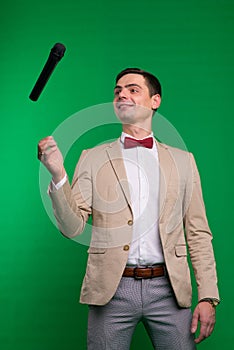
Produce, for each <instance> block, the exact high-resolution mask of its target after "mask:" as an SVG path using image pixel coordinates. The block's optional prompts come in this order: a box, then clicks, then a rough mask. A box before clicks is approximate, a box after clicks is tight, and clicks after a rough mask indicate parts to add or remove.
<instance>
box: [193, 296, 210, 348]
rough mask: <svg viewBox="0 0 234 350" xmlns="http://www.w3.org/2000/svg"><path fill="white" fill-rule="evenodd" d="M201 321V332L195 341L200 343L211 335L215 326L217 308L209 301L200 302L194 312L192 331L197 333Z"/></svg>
mask: <svg viewBox="0 0 234 350" xmlns="http://www.w3.org/2000/svg"><path fill="white" fill-rule="evenodd" d="M198 321H200V334H199V336H198V337H197V338H196V339H195V343H197V344H198V343H200V342H201V341H202V340H204V339H205V338H207V337H209V336H210V335H211V333H212V331H213V329H214V326H215V308H214V307H213V306H212V305H211V304H210V303H209V302H207V301H202V302H200V303H199V304H198V305H197V306H196V308H195V310H194V313H193V318H192V325H191V332H192V333H195V332H196V330H197V326H198Z"/></svg>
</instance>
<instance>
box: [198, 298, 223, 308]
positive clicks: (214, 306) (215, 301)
mask: <svg viewBox="0 0 234 350" xmlns="http://www.w3.org/2000/svg"><path fill="white" fill-rule="evenodd" d="M202 302H207V303H209V304H210V305H212V306H213V308H216V306H217V305H218V304H219V301H218V300H217V299H213V298H203V299H201V300H200V301H199V303H202Z"/></svg>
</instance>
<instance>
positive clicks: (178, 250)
mask: <svg viewBox="0 0 234 350" xmlns="http://www.w3.org/2000/svg"><path fill="white" fill-rule="evenodd" d="M175 254H176V256H187V248H186V245H185V244H181V245H177V246H175Z"/></svg>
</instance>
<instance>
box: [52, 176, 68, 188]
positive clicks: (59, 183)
mask: <svg viewBox="0 0 234 350" xmlns="http://www.w3.org/2000/svg"><path fill="white" fill-rule="evenodd" d="M66 181H67V174H66V175H65V176H64V177H63V178H62V180H60V181H59V182H58V183H57V184H55V183H54V181H53V180H51V183H50V186H49V192H51V191H58V190H59V189H60V188H61V187H62V186H63V185H64V184H65V182H66Z"/></svg>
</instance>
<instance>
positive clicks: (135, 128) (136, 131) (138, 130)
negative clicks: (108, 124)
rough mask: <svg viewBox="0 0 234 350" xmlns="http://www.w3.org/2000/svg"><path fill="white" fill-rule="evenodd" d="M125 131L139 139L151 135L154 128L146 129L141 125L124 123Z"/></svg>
mask: <svg viewBox="0 0 234 350" xmlns="http://www.w3.org/2000/svg"><path fill="white" fill-rule="evenodd" d="M123 132H125V133H126V134H128V135H131V136H132V137H134V138H136V139H138V140H139V139H143V138H144V137H147V136H149V135H150V134H151V132H152V130H151V128H147V129H145V128H143V127H140V126H139V125H131V124H123Z"/></svg>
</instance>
